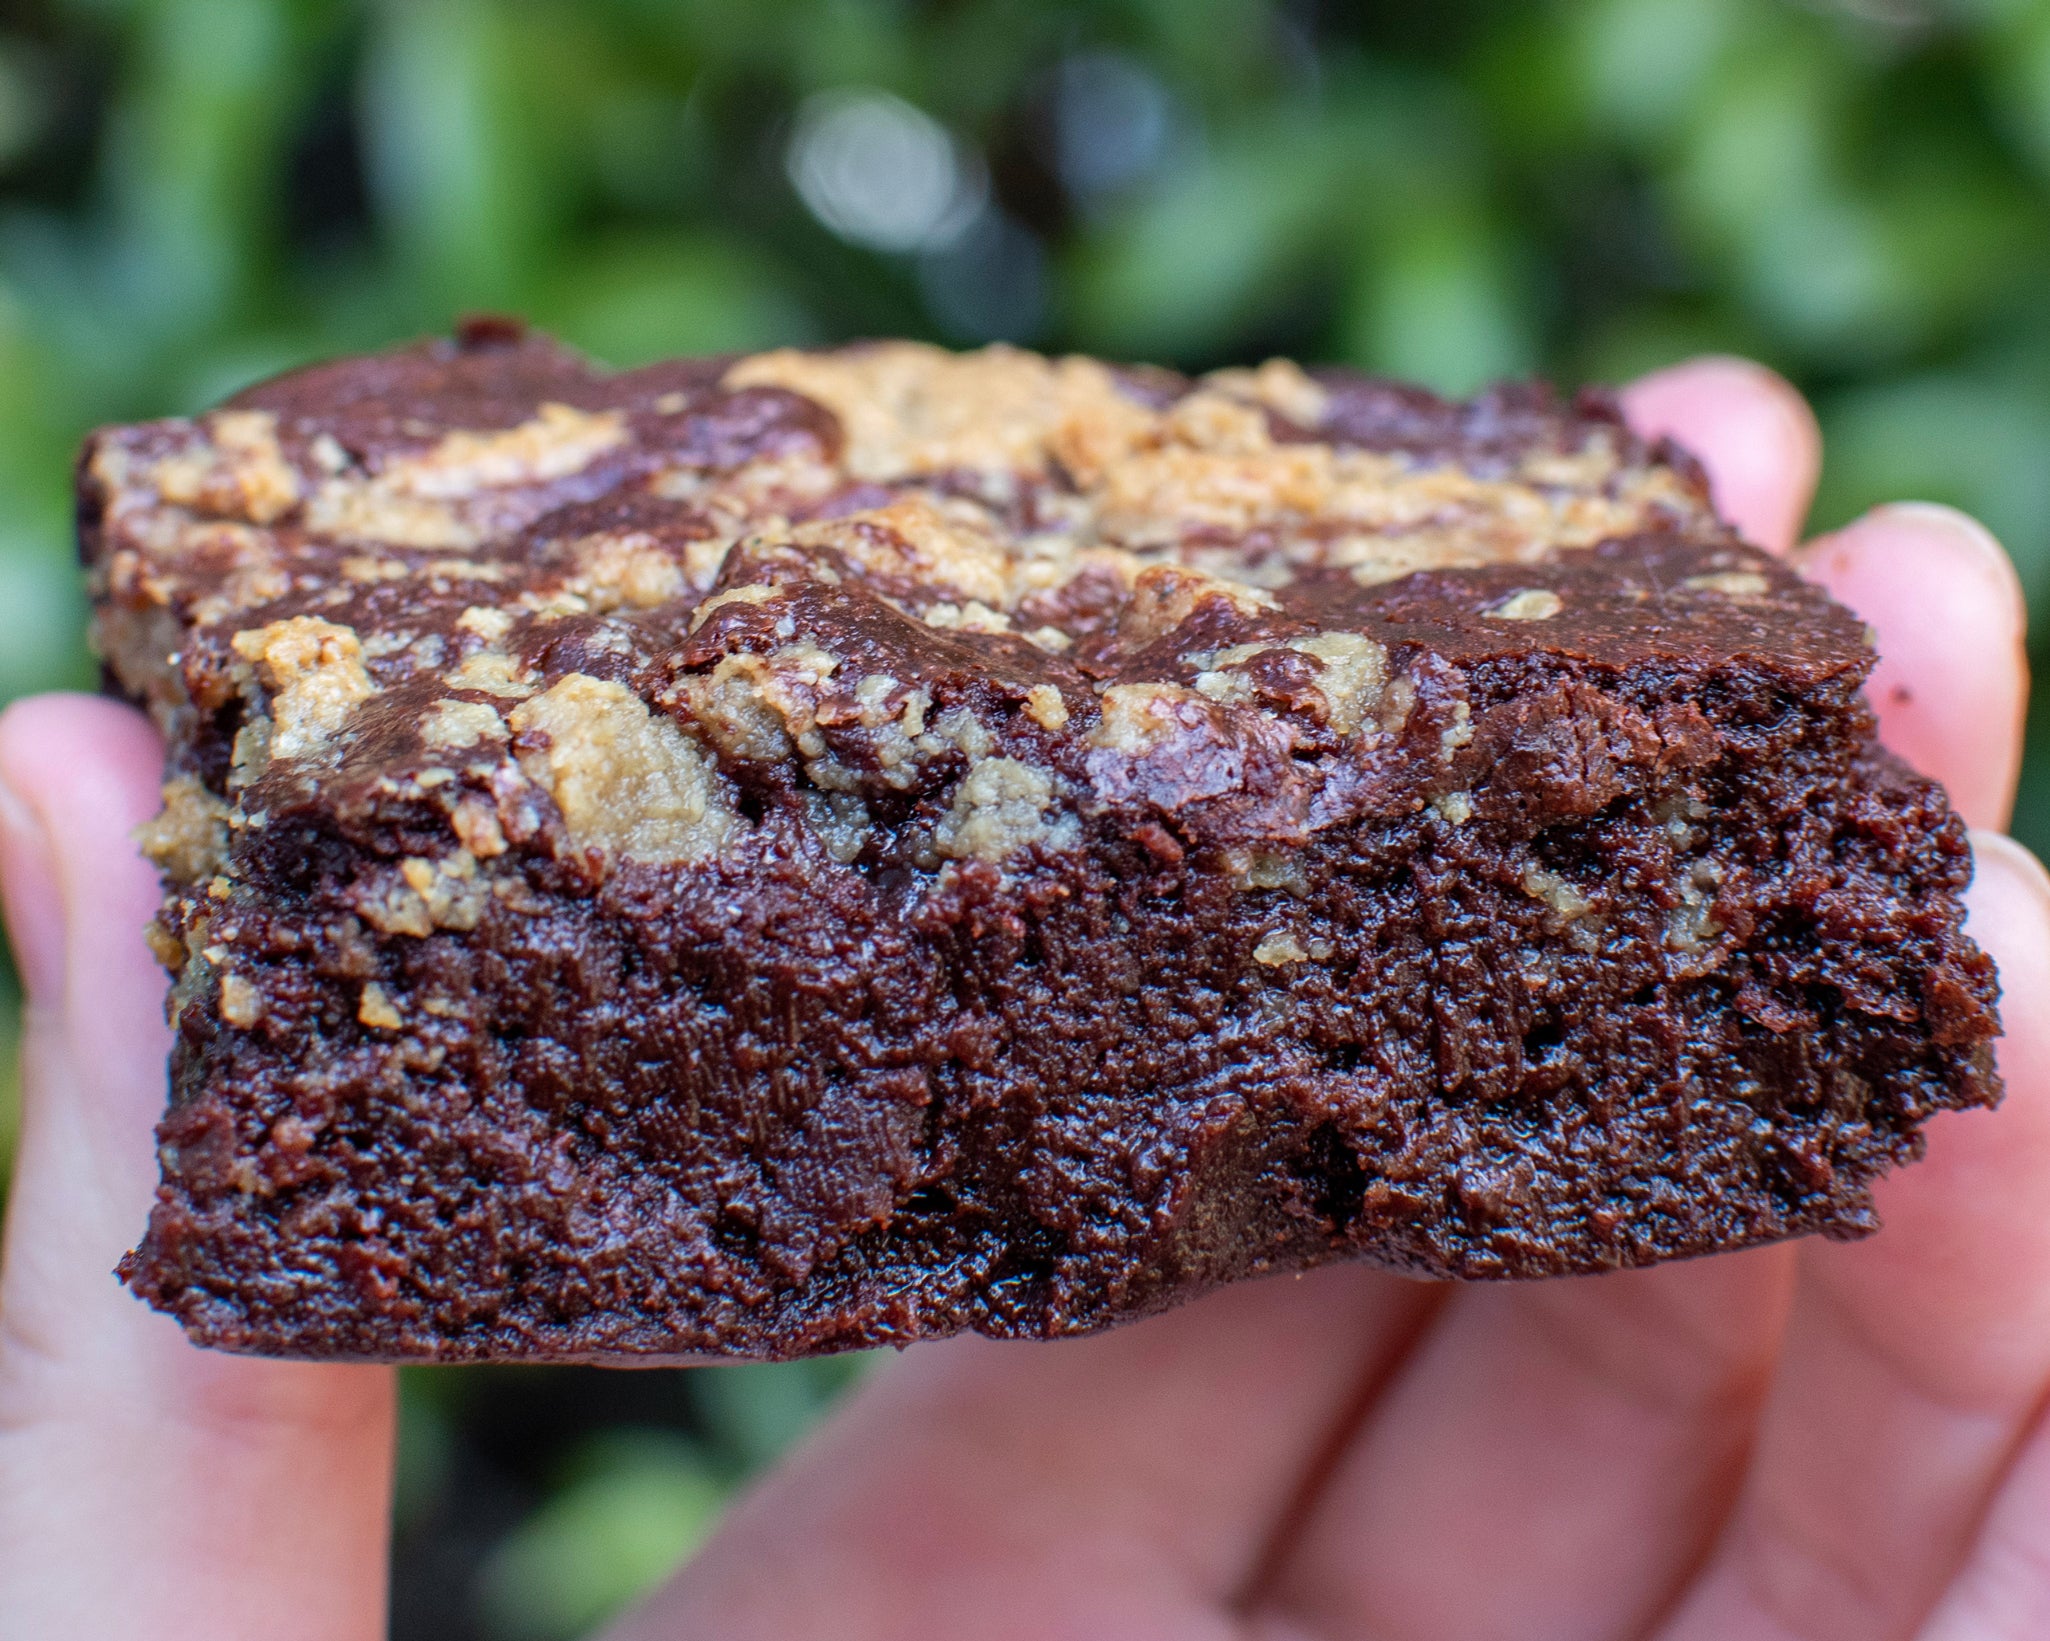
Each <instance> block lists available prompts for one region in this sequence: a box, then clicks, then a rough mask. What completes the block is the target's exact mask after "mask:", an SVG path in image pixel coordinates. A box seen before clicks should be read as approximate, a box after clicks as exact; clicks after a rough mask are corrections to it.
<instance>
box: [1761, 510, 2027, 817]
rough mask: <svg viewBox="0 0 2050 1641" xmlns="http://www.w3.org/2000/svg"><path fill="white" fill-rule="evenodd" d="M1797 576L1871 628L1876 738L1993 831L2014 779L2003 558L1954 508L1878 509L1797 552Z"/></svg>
mask: <svg viewBox="0 0 2050 1641" xmlns="http://www.w3.org/2000/svg"><path fill="white" fill-rule="evenodd" d="M1798 561H1799V564H1800V567H1801V570H1802V572H1803V573H1804V574H1805V575H1807V576H1809V577H1810V578H1811V579H1812V580H1814V581H1816V582H1818V583H1820V584H1821V585H1822V586H1824V587H1826V588H1828V589H1829V591H1830V593H1831V594H1832V595H1834V596H1835V597H1836V598H1837V599H1838V600H1839V601H1841V602H1842V603H1843V604H1845V605H1847V606H1848V607H1849V608H1850V609H1851V611H1852V612H1853V613H1854V614H1856V615H1858V616H1859V617H1860V618H1862V619H1863V620H1864V621H1865V622H1866V623H1867V624H1868V625H1869V626H1870V627H1871V628H1872V631H1873V634H1874V638H1875V642H1876V644H1877V648H1878V651H1879V659H1878V662H1877V664H1876V665H1875V666H1874V667H1873V669H1872V676H1871V678H1870V680H1869V681H1868V682H1867V684H1866V695H1867V697H1868V699H1870V701H1871V703H1872V707H1873V710H1874V711H1875V712H1876V713H1877V714H1878V717H1879V732H1880V738H1881V739H1882V740H1883V741H1884V742H1885V743H1886V744H1887V746H1889V747H1890V748H1892V750H1893V751H1894V752H1896V753H1897V754H1899V755H1900V756H1901V757H1902V758H1905V759H1906V760H1907V761H1908V762H1909V763H1910V764H1912V765H1913V766H1914V767H1915V768H1917V769H1919V770H1921V771H1922V772H1923V773H1924V774H1927V775H1930V776H1933V777H1934V778H1936V779H1937V780H1940V781H1942V782H1943V784H1944V786H1945V787H1946V788H1947V789H1948V791H1949V793H1950V799H1951V803H1952V804H1953V806H1954V807H1955V808H1956V809H1957V811H1958V813H1959V814H1961V815H1963V816H1964V818H1965V819H1966V821H1967V822H1969V823H1970V824H1971V825H1973V826H1983V827H1995V828H1997V827H2001V826H2004V825H2005V824H2006V823H2007V818H2008V815H2009V813H2010V812H2011V810H2012V808H2013V805H2014V794H2015V788H2016V785H2017V784H2018V782H2019V781H2020V778H2021V759H2022V732H2023V726H2024V719H2025V717H2026V713H2027V708H2028V686H2029V667H2028V655H2027V650H2026V637H2027V625H2028V614H2027V607H2026V604H2025V603H2024V601H2023V597H2022V589H2021V581H2020V578H2019V577H2018V576H2017V575H2016V573H2015V568H2014V565H2013V563H2012V561H2011V560H2010V559H2009V558H2008V556H2007V554H2006V552H2005V551H2003V550H2002V548H2001V546H2000V543H1999V542H1998V541H1996V540H1995V539H1994V538H1993V536H1992V534H1991V532H1989V531H1988V530H1987V529H1986V527H1985V526H1984V525H1982V524H1980V523H1979V522H1978V521H1977V520H1975V519H1971V518H1968V517H1967V516H1966V515H1965V514H1963V513H1960V512H1958V511H1956V510H1955V509H1954V508H1949V507H1940V506H1936V505H1934V504H1932V503H1926V502H1903V503H1897V504H1894V505H1892V506H1887V507H1880V508H1875V509H1874V510H1873V511H1872V512H1870V513H1868V514H1866V515H1865V516H1864V517H1863V518H1861V519H1859V520H1857V521H1856V522H1855V523H1852V524H1850V525H1847V526H1845V527H1844V528H1843V529H1842V530H1839V531H1837V532H1836V533H1835V534H1834V535H1830V536H1825V537H1823V538H1822V539H1820V540H1818V541H1816V542H1813V543H1811V544H1810V545H1809V546H1807V547H1805V548H1803V549H1802V550H1801V552H1800V553H1799V555H1798Z"/></svg>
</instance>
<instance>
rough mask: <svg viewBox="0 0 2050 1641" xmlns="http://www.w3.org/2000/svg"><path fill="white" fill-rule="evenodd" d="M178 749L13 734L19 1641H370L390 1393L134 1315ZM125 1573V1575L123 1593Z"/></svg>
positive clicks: (157, 1070) (147, 736)
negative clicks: (125, 1259)
mask: <svg viewBox="0 0 2050 1641" xmlns="http://www.w3.org/2000/svg"><path fill="white" fill-rule="evenodd" d="M161 760H162V750H161V747H160V745H159V743H158V740H157V737H156V735H155V734H154V733H153V732H152V731H151V730H150V728H149V726H148V725H147V723H146V722H145V721H144V720H143V719H142V718H141V717H140V716H139V715H138V714H136V713H134V712H132V711H130V710H129V709H127V708H125V707H120V706H116V705H115V704H113V703H112V702H108V701H102V700H95V699H91V698H87V697H82V696H53V697H45V698H42V699H39V700H33V701H28V702H24V703H21V704H19V705H17V706H15V707H14V708H12V709H10V710H9V711H8V712H7V713H6V715H5V716H4V717H0V886H4V890H5V895H6V902H7V917H8V926H9V932H10V935H11V936H12V939H13V943H14V950H15V956H16V962H17V966H18V968H19V970H20V973H21V975H22V978H23V981H24V985H25V989H26V991H27V994H28V1001H27V1011H26V1013H27V1019H26V1032H25V1047H24V1054H23V1092H24V1112H23V1123H22V1135H21V1146H20V1152H19V1158H18V1162H17V1166H16V1171H15V1178H14V1182H13V1187H12V1191H11V1193H10V1200H9V1215H8V1232H7V1242H6V1252H5V1265H4V1273H0V1631H4V1632H5V1633H6V1634H8V1635H10V1636H15V1635H18V1636H23V1637H43V1636H52V1637H54V1636H59V1635H108V1636H112V1635H145V1634H146V1635H149V1636H151V1637H155V1638H161V1641H180V1638H184V1637H194V1638H197V1637H201V1636H204V1637H207V1638H209V1641H217V1638H218V1641H227V1638H233V1637H242V1636H250V1637H255V1636H259V1635H275V1634H276V1633H277V1630H276V1623H277V1614H279V1613H281V1612H292V1613H294V1614H297V1615H299V1617H298V1619H297V1620H295V1623H296V1625H297V1627H295V1629H294V1632H293V1633H294V1634H295V1635H300V1636H304V1637H306V1638H308V1641H367V1638H369V1637H372V1636H375V1635H379V1634H381V1633H382V1629H383V1622H384V1610H383V1608H384V1596H383V1591H384V1547H385V1525H384V1513H385V1509H386V1500H387V1493H388V1479H389V1467H390V1439H391V1420H392V1377H391V1375H390V1374H389V1373H388V1372H385V1371H382V1370H377V1369H360V1368H335V1367H308V1366H304V1365H299V1364H285V1363H277V1362H258V1361H251V1360H246V1359H241V1358H236V1357H229V1356H224V1355H219V1354H216V1353H213V1352H207V1351H200V1350H196V1349H194V1348H193V1347H191V1346H190V1345H188V1344H187V1343H186V1342H185V1340H184V1339H183V1337H182V1336H181V1335H180V1333H179V1331H178V1328H177V1326H176V1324H175V1323H173V1322H171V1321H170V1320H169V1319H168V1318H165V1317H161V1316H156V1315H154V1314H152V1313H151V1312H150V1311H148V1310H147V1309H145V1308H144V1307H143V1306H141V1305H139V1304H137V1303H136V1301H135V1300H134V1299H133V1298H132V1297H131V1296H129V1295H128V1294H127V1293H125V1292H123V1291H122V1289H121V1287H120V1285H119V1284H118V1283H117V1282H116V1281H115V1280H114V1277H113V1274H112V1273H113V1266H114V1262H115V1261H116V1260H117V1259H119V1257H120V1256H121V1254H122V1252H123V1250H124V1249H126V1248H127V1247H128V1246H129V1245H130V1244H131V1243H132V1242H133V1240H134V1238H135V1235H136V1233H137V1231H138V1229H139V1228H140V1226H141V1224H142V1220H143V1216H144V1214H145V1213H146V1211H147V1208H148V1204H149V1200H150V1193H151V1185H152V1181H153V1178H154V1175H155V1171H156V1170H155V1159H154V1157H153V1155H152V1143H151V1132H152V1130H153V1128H154V1126H155V1123H156V1120H157V1118H158V1116H159V1115H160V1114H161V1111H162V1109H163V1100H164V1053H165V1048H166V1043H167V1033H166V1030H165V1025H164V1016H163V1000H164V977H163V973H162V971H161V970H160V969H159V968H158V967H157V964H156V962H155V960H154V959H153V958H152V957H151V955H150V952H149V949H148V947H147V945H146V944H145V942H144V939H143V929H144V926H145V925H146V924H147V923H148V921H149V919H150V917H151V916H152V914H153V913H154V911H155V910H156V906H157V900H158V886H157V880H156V873H155V872H154V871H153V870H152V869H151V868H150V867H149V865H148V864H147V863H146V862H144V861H143V859H142V858H141V856H140V854H139V853H138V851H137V849H136V846H135V844H134V843H133V841H132V840H131V837H130V834H131V832H132V831H133V829H134V828H135V827H136V826H137V825H139V824H140V823H142V822H143V821H146V820H147V819H148V818H149V817H150V816H151V815H153V814H154V813H155V812H156V810H157V807H158V781H159V772H160V769H161V767H162V763H161ZM115 1565H119V1566H121V1567H122V1569H123V1576H122V1577H120V1578H118V1579H110V1578H108V1577H106V1576H105V1573H106V1569H107V1568H108V1567H110V1566H115Z"/></svg>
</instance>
